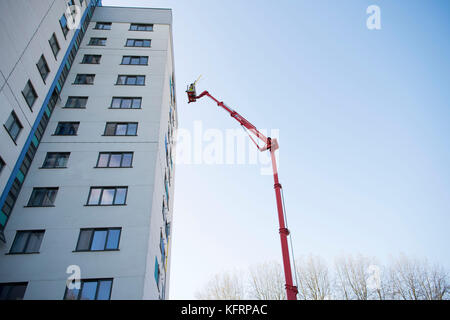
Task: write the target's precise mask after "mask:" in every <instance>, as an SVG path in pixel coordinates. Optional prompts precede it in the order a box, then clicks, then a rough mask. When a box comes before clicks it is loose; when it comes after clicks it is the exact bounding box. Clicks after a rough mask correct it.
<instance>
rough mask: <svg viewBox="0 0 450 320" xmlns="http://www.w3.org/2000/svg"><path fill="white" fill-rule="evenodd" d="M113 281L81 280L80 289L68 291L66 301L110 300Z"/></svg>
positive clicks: (65, 295) (65, 296)
mask: <svg viewBox="0 0 450 320" xmlns="http://www.w3.org/2000/svg"><path fill="white" fill-rule="evenodd" d="M112 282H113V280H112V279H91V280H81V283H80V285H81V287H80V289H66V293H65V294H64V300H110V299H111V289H112Z"/></svg>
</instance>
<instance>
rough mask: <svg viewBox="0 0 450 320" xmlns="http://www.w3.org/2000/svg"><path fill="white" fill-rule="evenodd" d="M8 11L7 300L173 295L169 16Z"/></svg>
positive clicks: (0, 293) (4, 14)
mask: <svg viewBox="0 0 450 320" xmlns="http://www.w3.org/2000/svg"><path fill="white" fill-rule="evenodd" d="M74 6H77V7H78V9H76V7H74ZM68 8H69V9H68ZM79 9H81V12H80V10H79ZM67 10H68V11H67ZM66 11H67V12H66ZM70 11H72V12H73V13H74V14H70V13H69V12H70ZM75 13H77V14H75ZM0 15H1V22H2V26H3V27H4V28H2V30H1V31H0V38H1V40H2V41H1V43H2V50H1V52H0V71H1V78H0V86H1V91H0V121H1V122H2V124H3V126H2V127H3V128H1V130H0V146H1V147H0V192H1V198H0V240H1V241H0V299H21V298H23V299H165V298H167V296H168V287H169V279H170V277H169V269H170V248H171V241H170V238H171V226H172V212H173V190H174V162H173V155H174V141H173V132H174V130H175V129H176V127H177V111H176V101H175V83H174V63H173V43H172V14H171V10H169V9H149V8H128V7H127V8H124V7H105V6H102V4H101V1H97V0H81V1H80V0H72V1H67V0H56V1H54V0H40V1H34V0H21V1H17V0H2V1H1V2H0ZM78 20H79V24H78ZM19 22H20V23H19ZM76 26H78V28H76ZM78 276H79V279H80V281H79V282H78V281H76V282H75V281H71V280H72V279H74V278H77V279H78ZM68 283H69V284H70V286H69V287H68V286H67V284H68ZM74 286H75V287H74Z"/></svg>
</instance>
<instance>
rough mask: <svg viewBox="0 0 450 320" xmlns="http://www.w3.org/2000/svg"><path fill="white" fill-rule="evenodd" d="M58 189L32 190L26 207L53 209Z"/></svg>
mask: <svg viewBox="0 0 450 320" xmlns="http://www.w3.org/2000/svg"><path fill="white" fill-rule="evenodd" d="M57 193H58V188H33V192H32V193H31V197H30V200H29V201H28V205H27V206H28V207H53V206H54V205H55V199H56V194H57Z"/></svg>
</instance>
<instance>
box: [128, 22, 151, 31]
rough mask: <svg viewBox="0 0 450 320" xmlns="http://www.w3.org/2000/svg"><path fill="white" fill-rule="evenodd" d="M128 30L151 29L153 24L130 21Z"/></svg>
mask: <svg viewBox="0 0 450 320" xmlns="http://www.w3.org/2000/svg"><path fill="white" fill-rule="evenodd" d="M130 31H153V24H143V23H132V24H131V25H130Z"/></svg>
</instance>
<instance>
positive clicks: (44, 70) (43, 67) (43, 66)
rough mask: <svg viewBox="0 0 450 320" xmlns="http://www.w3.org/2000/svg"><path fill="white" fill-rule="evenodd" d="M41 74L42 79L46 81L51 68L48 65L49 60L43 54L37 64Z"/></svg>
mask: <svg viewBox="0 0 450 320" xmlns="http://www.w3.org/2000/svg"><path fill="white" fill-rule="evenodd" d="M36 66H37V68H38V70H39V74H40V75H41V77H42V80H43V81H44V83H45V79H47V76H48V74H49V73H50V68H49V67H48V64H47V61H46V60H45V57H44V55H42V56H41V58H40V59H39V61H38V63H37V64H36Z"/></svg>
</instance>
